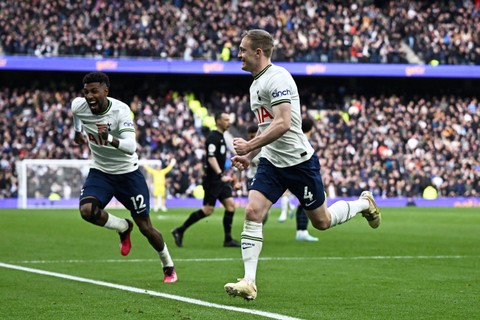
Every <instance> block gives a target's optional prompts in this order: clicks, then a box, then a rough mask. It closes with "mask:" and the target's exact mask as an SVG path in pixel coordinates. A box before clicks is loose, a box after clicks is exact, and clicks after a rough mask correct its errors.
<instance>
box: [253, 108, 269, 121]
mask: <svg viewBox="0 0 480 320" xmlns="http://www.w3.org/2000/svg"><path fill="white" fill-rule="evenodd" d="M255 115H256V116H257V119H258V123H264V122H265V120H266V119H271V120H273V115H272V114H271V113H270V112H269V111H268V110H267V108H265V107H264V106H261V107H260V108H258V109H256V110H255Z"/></svg>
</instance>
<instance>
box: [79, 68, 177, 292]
mask: <svg viewBox="0 0 480 320" xmlns="http://www.w3.org/2000/svg"><path fill="white" fill-rule="evenodd" d="M109 88H110V80H109V78H108V76H107V75H106V74H105V73H102V72H91V73H89V74H87V75H86V76H85V77H84V78H83V95H84V97H83V98H81V97H78V98H75V99H74V100H73V101H72V113H73V122H74V127H75V138H74V141H75V142H76V143H78V144H85V143H88V146H89V147H90V150H91V153H92V163H91V165H90V171H89V173H88V177H87V179H86V181H85V183H84V185H83V188H82V191H81V194H80V214H81V216H82V218H83V219H84V220H86V221H88V222H90V223H92V224H94V225H97V226H101V227H105V228H107V229H112V230H116V231H117V232H118V233H119V235H120V253H121V254H122V255H124V256H126V255H128V253H129V252H130V249H131V246H132V245H131V241H130V233H131V231H132V228H133V223H132V222H131V221H130V220H129V219H121V218H118V217H116V216H114V215H112V214H110V213H108V212H107V211H105V207H106V205H107V204H108V203H109V202H110V200H111V199H112V198H113V197H115V198H116V199H117V200H118V201H120V202H121V203H122V204H123V205H124V206H125V207H126V208H127V209H128V210H129V211H130V214H131V216H132V218H133V220H134V221H135V223H136V224H137V226H138V228H139V229H140V232H141V233H142V234H143V235H144V236H145V237H146V238H147V239H148V242H149V243H150V244H151V246H152V247H153V248H154V249H155V251H156V252H157V253H158V255H159V257H160V260H161V262H162V266H163V274H164V282H166V283H168V282H176V281H177V274H176V271H175V267H174V265H173V261H172V258H171V257H170V253H169V252H168V248H167V245H166V243H165V242H164V240H163V237H162V234H161V233H160V232H159V231H158V230H157V229H156V228H155V227H154V226H153V225H152V223H151V221H150V216H149V212H150V193H149V190H148V186H147V183H146V181H145V177H144V176H143V174H142V173H141V172H140V170H139V169H138V156H137V154H136V149H137V143H136V140H135V126H134V124H133V120H132V115H131V111H130V108H129V107H128V105H126V104H125V103H123V102H121V101H119V100H117V99H114V98H111V97H109V96H108V93H109Z"/></svg>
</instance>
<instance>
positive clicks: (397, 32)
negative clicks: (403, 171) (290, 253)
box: [0, 0, 480, 64]
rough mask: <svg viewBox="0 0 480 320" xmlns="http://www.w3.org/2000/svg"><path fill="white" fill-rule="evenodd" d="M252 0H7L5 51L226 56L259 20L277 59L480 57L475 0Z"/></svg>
mask: <svg viewBox="0 0 480 320" xmlns="http://www.w3.org/2000/svg"><path fill="white" fill-rule="evenodd" d="M255 6H256V14H255V15H253V14H252V8H251V3H249V2H242V3H238V1H222V2H208V1H207V2H199V1H192V0H189V1H182V2H181V3H175V2H174V3H171V2H164V3H158V1H140V0H133V1H129V2H112V1H110V2H97V1H90V2H75V3H70V2H56V3H54V4H51V2H49V1H47V0H40V1H35V2H25V3H22V5H17V3H16V2H15V1H9V2H6V3H4V4H3V5H2V11H1V13H0V26H1V27H0V30H1V31H0V48H1V50H0V53H1V51H3V52H4V53H5V54H7V55H19V54H22V55H25V54H26V55H37V56H57V55H75V56H86V57H105V58H110V57H115V58H118V57H135V56H136V57H154V58H159V59H185V60H192V59H202V60H224V61H228V60H229V59H228V58H225V54H226V53H227V52H228V50H226V49H228V48H227V45H226V44H228V43H230V44H231V43H239V37H240V34H241V32H242V31H243V30H245V29H248V28H249V27H250V26H260V27H262V28H265V29H266V30H268V31H269V32H270V33H272V34H275V35H276V38H277V39H280V40H279V43H278V46H277V47H278V50H277V51H276V53H274V54H275V56H274V59H275V60H277V61H291V62H353V63H363V62H369V63H433V64H438V63H439V64H479V62H480V61H479V60H480V39H479V38H478V34H477V30H478V29H479V28H478V24H479V19H480V14H479V13H478V12H479V8H478V6H475V4H474V1H472V0H465V1H454V0H449V1H441V2H429V3H427V4H425V2H423V1H407V0H400V1H390V2H386V1H373V2H372V1H370V0H361V1H350V2H348V1H343V2H338V1H334V0H328V1H322V2H315V1H307V2H302V1H300V2H297V1H284V2H282V3H281V4H280V5H273V4H272V3H271V2H269V1H265V0H262V1H256V2H255ZM78 17H84V18H82V19H80V20H79V19H78ZM31 26H35V28H32V27H31ZM224 49H225V50H224ZM222 52H223V54H222ZM231 56H233V57H235V56H236V52H234V51H232V52H231Z"/></svg>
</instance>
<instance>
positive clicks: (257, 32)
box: [242, 29, 274, 58]
mask: <svg viewBox="0 0 480 320" xmlns="http://www.w3.org/2000/svg"><path fill="white" fill-rule="evenodd" d="M242 37H243V38H249V39H250V48H251V49H253V50H255V49H257V48H260V49H262V51H263V54H264V55H265V57H267V58H271V57H272V53H273V48H274V44H273V37H272V35H271V34H270V33H268V32H267V31H265V30H262V29H252V30H247V31H245V32H243V34H242Z"/></svg>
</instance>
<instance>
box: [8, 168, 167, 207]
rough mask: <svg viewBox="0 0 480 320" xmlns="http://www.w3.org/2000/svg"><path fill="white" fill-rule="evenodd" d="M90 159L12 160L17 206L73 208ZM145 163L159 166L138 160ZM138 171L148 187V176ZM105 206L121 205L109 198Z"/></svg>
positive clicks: (76, 202) (75, 205)
mask: <svg viewBox="0 0 480 320" xmlns="http://www.w3.org/2000/svg"><path fill="white" fill-rule="evenodd" d="M90 162H91V160H76V159H71V160H70V159H24V160H20V161H17V162H16V164H15V165H16V170H17V173H18V208H21V209H31V208H52V209H54V208H57V209H64V208H75V207H78V199H79V196H80V191H81V189H82V186H83V183H84V182H85V179H86V178H87V175H88V172H89V170H90ZM145 165H149V166H152V167H157V168H159V167H160V166H161V161H160V160H151V159H149V160H139V167H140V169H141V170H142V169H143V167H144V166H145ZM142 172H143V173H144V175H145V178H146V179H147V183H148V185H149V186H151V185H152V184H151V183H150V179H151V177H150V175H148V174H145V170H144V169H143V170H142ZM108 207H121V205H120V203H119V202H118V201H117V200H116V199H112V201H111V203H110V204H109V206H108Z"/></svg>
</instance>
